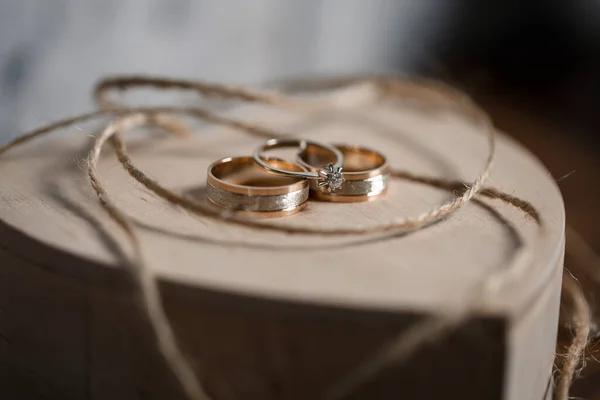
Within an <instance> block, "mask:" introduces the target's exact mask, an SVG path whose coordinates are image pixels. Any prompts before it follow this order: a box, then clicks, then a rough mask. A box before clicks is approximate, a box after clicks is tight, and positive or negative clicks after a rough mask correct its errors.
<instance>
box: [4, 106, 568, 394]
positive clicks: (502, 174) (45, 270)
mask: <svg viewBox="0 0 600 400" xmlns="http://www.w3.org/2000/svg"><path fill="white" fill-rule="evenodd" d="M235 113H236V114H237V115H239V116H243V117H244V118H246V119H249V120H252V121H255V122H257V123H261V124H268V125H270V126H273V127H276V128H282V129H285V130H286V131H288V132H290V133H292V134H296V135H302V136H303V137H308V138H312V139H320V140H327V141H331V142H345V143H356V144H362V145H366V146H368V147H371V148H374V149H378V150H380V151H382V152H384V153H385V154H386V155H387V156H388V158H389V160H390V164H391V165H392V166H393V167H395V168H401V169H409V170H411V171H413V172H418V173H423V174H429V175H434V176H439V177H446V178H450V179H464V180H471V179H473V178H474V177H475V176H476V173H477V172H478V171H479V170H481V168H482V167H483V161H484V159H485V155H486V154H485V152H486V141H485V137H484V136H483V135H482V132H481V131H480V130H479V128H478V127H476V126H474V125H472V124H470V123H468V122H466V121H464V120H462V119H461V118H459V117H457V116H453V115H449V114H443V115H435V114H427V113H424V112H423V110H420V109H419V108H418V107H415V106H414V105H410V104H405V105H404V106H398V105H394V106H393V107H392V106H390V105H381V104H380V105H372V104H367V103H365V104H363V105H362V106H361V107H360V108H359V109H354V110H352V112H351V113H346V112H341V113H335V114H331V113H329V114H327V115H313V116H311V117H309V118H307V117H306V116H301V115H298V114H292V113H286V112H281V111H275V110H269V109H265V108H263V107H259V106H248V107H243V108H241V109H239V110H236V111H235ZM78 128H79V129H81V130H83V131H84V132H78V131H77V130H76V129H74V130H73V131H74V132H77V133H78V135H73V137H72V138H70V139H66V140H52V141H46V142H44V143H42V144H40V145H33V144H32V145H27V146H26V147H24V148H23V149H21V150H15V151H11V152H10V153H7V154H6V155H4V156H3V157H2V158H0V170H1V171H2V179H0V198H1V199H2V202H1V203H0V218H1V219H2V224H0V244H1V245H2V246H3V248H4V249H5V253H3V257H5V258H4V259H3V262H2V263H1V264H0V266H1V268H0V271H2V274H6V276H7V279H3V283H4V282H6V283H5V285H7V291H8V293H11V292H12V293H15V294H14V296H12V295H11V296H9V297H7V298H6V299H5V300H4V301H3V303H4V304H3V305H2V307H3V308H4V309H11V310H13V311H11V313H9V314H8V316H7V315H6V313H4V314H1V315H0V318H1V321H2V325H0V331H2V332H3V333H6V332H4V328H3V327H4V326H5V325H4V324H8V326H9V327H10V329H9V330H13V331H14V333H12V334H11V332H8V333H7V336H8V337H9V338H10V336H14V335H16V336H17V337H20V336H21V334H20V333H19V332H20V331H19V326H21V325H22V326H27V327H28V329H30V330H31V332H30V334H31V335H32V336H35V340H38V341H40V343H43V342H44V340H45V339H44V338H45V337H46V336H45V335H44V333H43V328H42V327H40V324H42V323H43V321H44V320H45V319H47V318H49V316H48V315H49V314H50V315H52V314H54V313H56V314H57V319H58V320H59V321H60V320H61V319H62V318H63V317H62V316H63V315H64V319H65V322H64V323H62V324H61V323H59V322H57V326H58V325H59V326H61V327H62V328H61V330H64V329H66V330H68V331H69V333H68V334H69V335H72V336H73V339H71V340H68V342H69V344H68V345H67V344H66V343H64V342H62V341H58V339H56V340H57V341H58V342H57V344H56V346H57V349H59V348H60V350H57V352H55V353H52V354H51V356H52V357H50V356H49V357H45V355H44V354H46V353H41V354H37V353H34V354H29V353H27V351H29V350H27V346H24V347H23V348H21V347H15V346H11V345H8V346H7V347H5V350H4V351H6V352H8V353H7V354H10V357H8V358H6V359H8V360H10V361H9V362H8V365H3V370H2V371H3V372H2V374H3V376H2V377H1V379H2V381H6V382H9V381H10V382H11V383H10V384H8V385H7V386H6V387H7V388H8V389H6V390H5V393H17V392H18V391H19V390H25V391H27V390H31V392H28V393H32V396H31V398H35V396H34V395H33V393H34V392H33V390H34V389H33V388H34V387H39V384H41V383H39V382H44V379H47V380H49V382H52V384H53V385H54V386H53V388H54V389H53V390H57V391H58V392H63V391H64V392H65V393H73V395H72V398H85V396H87V397H88V398H90V397H91V398H123V399H125V398H131V397H133V396H135V394H134V393H138V394H139V393H142V392H143V393H144V395H145V396H147V398H164V397H165V396H170V397H171V398H175V396H176V393H179V392H178V389H177V385H176V384H175V383H174V381H173V379H172V377H170V375H169V374H168V373H165V368H164V365H163V363H162V361H161V359H160V357H159V355H158V354H156V351H155V349H154V348H153V343H152V342H153V341H152V336H151V334H150V332H149V329H148V326H147V325H146V322H145V320H144V318H143V317H142V316H140V312H139V310H138V309H137V307H136V303H135V295H134V292H133V290H132V287H131V283H130V282H129V279H128V275H127V273H126V271H124V270H123V269H122V268H120V267H119V265H120V264H121V263H120V256H119V252H118V251H115V249H116V248H118V246H117V244H116V242H115V240H117V241H123V240H124V238H123V236H122V235H121V234H120V233H119V232H118V231H117V230H116V229H115V227H114V226H113V224H112V223H110V222H107V218H106V216H105V214H104V213H103V211H102V210H101V209H100V208H99V206H98V204H97V200H96V199H95V198H94V195H93V193H92V191H91V190H90V188H89V185H88V183H87V181H86V179H85V173H84V171H83V170H82V161H81V160H82V158H83V157H85V154H86V152H87V150H88V148H89V138H87V137H86V134H85V131H86V130H87V129H88V127H87V126H85V127H78ZM196 128H197V130H198V132H199V133H200V132H201V134H199V135H198V136H197V137H190V138H185V139H169V138H164V137H159V136H152V137H151V138H148V137H146V138H140V137H139V135H134V136H135V138H133V139H132V140H131V141H130V142H129V143H130V144H129V148H130V150H131V153H132V158H133V160H134V162H136V163H138V164H139V165H140V166H142V168H143V169H145V170H146V171H147V172H148V173H150V174H151V175H152V176H153V177H154V178H156V179H158V180H159V181H161V182H163V183H164V184H165V185H167V186H168V187H171V188H174V189H177V190H180V191H181V192H183V193H188V194H190V195H195V194H197V193H199V192H201V190H202V186H203V185H204V182H205V170H206V167H207V165H208V164H209V163H210V162H212V161H214V160H215V159H217V158H219V157H223V156H233V155H244V154H249V153H251V151H252V150H253V148H254V147H255V146H256V145H257V144H259V141H257V140H256V139H252V138H249V137H246V136H244V135H242V134H240V133H238V132H234V131H231V130H229V129H224V128H221V127H214V126H197V127H196ZM89 129H92V128H89ZM109 152H110V151H107V153H109ZM101 175H102V176H103V177H104V178H105V180H106V182H107V188H108V190H109V193H110V194H111V195H112V196H113V197H114V198H115V200H116V201H117V203H118V205H119V206H120V207H122V208H123V209H125V210H127V213H128V214H129V215H130V216H131V217H133V218H134V219H135V220H136V221H137V222H138V225H139V227H140V229H139V232H140V235H141V240H142V244H143V246H144V249H145V251H146V256H147V259H148V261H149V264H150V267H151V268H154V269H155V270H156V271H157V272H158V274H159V275H160V276H161V278H162V279H163V281H164V283H163V284H162V285H161V288H162V291H163V295H164V299H165V305H166V307H167V311H168V313H169V316H170V318H171V319H172V322H173V324H174V326H175V329H176V331H177V333H178V336H179V338H180V340H181V342H182V344H183V346H184V348H185V349H186V351H188V352H189V354H190V356H191V358H192V359H193V360H194V361H195V363H196V364H197V366H198V369H199V370H201V371H202V375H203V376H204V377H205V380H206V381H207V382H208V384H209V387H210V389H211V391H212V392H213V393H214V394H215V395H216V396H217V398H218V399H239V398H244V399H248V398H261V399H262V398H264V399H306V398H315V396H316V395H317V394H318V393H320V392H321V391H322V390H324V389H325V388H326V387H327V386H328V385H329V384H331V383H332V382H333V381H335V379H336V378H339V377H340V376H342V375H343V374H344V372H346V371H348V370H349V369H351V368H352V367H353V366H354V365H356V364H357V363H358V362H359V361H360V360H361V359H363V358H364V357H366V356H367V354H369V352H371V351H373V350H374V349H376V348H377V347H378V346H380V345H381V344H382V343H384V341H385V340H386V339H387V338H390V337H391V336H392V335H393V334H394V333H395V332H397V331H399V330H402V329H403V328H404V327H406V326H408V324H410V323H411V322H412V321H414V320H415V318H417V317H418V316H420V315H425V314H430V313H439V312H444V311H447V310H451V309H452V308H453V307H456V306H457V305H458V304H459V303H460V302H462V301H464V299H465V298H466V296H468V295H469V292H470V290H472V289H473V288H475V287H477V285H478V284H479V283H480V282H481V280H482V279H484V278H485V277H486V276H489V275H490V274H491V273H492V272H494V271H499V270H502V269H503V268H506V267H507V265H509V264H510V263H511V262H512V261H514V260H513V259H514V257H515V254H516V253H517V251H519V249H523V247H525V248H527V249H528V251H529V259H528V260H529V262H528V265H527V268H526V269H525V271H524V272H523V273H522V275H520V276H519V279H517V280H516V281H514V282H513V283H512V284H511V285H509V286H508V287H507V288H505V289H504V290H502V291H501V292H500V293H498V295H497V296H494V297H492V298H488V299H486V301H485V302H484V303H483V304H482V309H483V313H482V315H481V316H479V317H478V318H476V319H474V320H473V321H472V322H470V323H468V324H466V325H465V326H463V327H461V328H460V329H459V330H458V331H457V332H455V333H454V334H452V335H450V336H449V337H447V338H444V339H443V340H441V341H440V342H439V343H437V344H436V345H434V346H431V347H428V348H426V349H424V350H422V351H421V352H419V355H418V357H417V358H414V359H412V360H411V362H410V363H409V364H408V365H399V366H397V367H394V368H391V369H390V370H389V371H386V372H385V373H384V374H383V375H382V377H381V378H379V379H377V380H376V381H375V382H373V383H370V384H368V385H365V386H364V387H361V388H360V390H359V391H358V392H356V395H355V397H353V398H357V399H359V398H373V399H378V398H396V397H397V396H398V395H400V394H402V395H405V396H406V398H420V399H429V398H431V399H433V398H439V397H440V395H442V394H448V393H453V394H456V395H460V397H461V398H464V399H470V398H472V399H481V398H486V399H488V398H489V399H494V398H495V399H506V400H520V399H532V400H537V399H541V398H542V397H543V396H544V394H545V393H546V389H547V383H548V380H549V376H550V371H551V367H552V357H553V345H554V340H555V336H556V322H557V315H558V295H559V293H560V289H559V288H560V278H561V275H560V268H561V266H562V248H563V230H564V215H563V207H562V201H561V197H560V194H559V192H558V190H557V188H556V186H555V184H554V182H553V181H552V180H551V178H550V177H549V175H548V173H547V172H546V171H545V170H544V169H543V167H541V165H540V164H539V163H538V162H537V161H536V160H535V159H534V158H533V157H532V156H531V155H530V154H528V153H527V152H526V151H525V150H523V149H522V148H520V147H519V146H517V145H516V144H515V143H513V142H512V141H510V140H509V139H507V138H505V137H501V138H500V140H499V145H498V157H497V161H496V168H495V169H494V172H493V174H492V182H491V183H492V184H493V186H496V187H499V188H501V189H503V190H505V191H507V192H510V193H512V194H515V195H517V196H519V197H522V198H524V199H526V200H528V201H530V202H532V203H533V204H534V205H535V206H536V207H537V208H538V210H540V212H541V214H542V216H543V219H544V225H543V227H542V228H539V227H538V226H537V225H536V223H535V222H534V221H533V220H531V219H530V218H527V217H525V216H524V214H523V213H522V212H521V211H519V210H515V209H513V208H511V207H509V206H506V205H504V204H501V203H500V202H499V201H495V200H485V201H484V203H483V204H469V205H468V206H466V207H465V208H464V209H463V210H460V211H459V212H457V213H456V214H455V215H453V216H452V217H451V218H448V219H447V220H445V221H442V222H441V223H438V224H436V225H435V226H432V227H429V228H427V229H425V230H423V231H420V232H417V233H414V234H410V235H404V236H398V237H385V238H381V237H377V238H371V239H372V240H365V238H362V237H357V236H354V237H336V238H330V237H327V238H325V237H314V236H303V235H283V234H278V233H267V232H255V231H252V230H249V229H242V228H238V227H232V226H226V225H223V224H222V223H220V222H216V221H205V220H202V219H201V218H198V217H194V216H191V215H189V214H187V213H184V212H182V211H180V210H178V209H174V208H173V207H171V206H169V205H167V204H165V203H164V202H162V201H161V200H159V199H157V198H156V197H155V196H153V195H152V194H150V193H148V191H146V190H144V189H143V188H141V187H140V186H139V185H138V184H136V183H134V182H133V181H132V180H131V179H130V178H129V177H128V176H127V175H126V174H125V173H124V172H123V171H122V169H121V167H120V166H118V164H117V162H116V160H115V159H114V157H113V156H112V155H110V156H109V155H106V156H105V157H103V161H102V163H101ZM449 195H450V194H448V193H445V192H442V191H439V190H437V189H433V188H429V187H424V186H420V185H417V184H413V183H407V182H402V181H393V182H392V186H391V188H390V193H389V194H388V196H387V197H386V198H384V199H382V200H380V201H376V202H372V203H362V204H329V203H311V204H310V205H309V207H308V208H307V210H306V211H305V212H302V213H300V214H299V215H297V216H292V217H288V218H284V219H280V220H277V221H272V222H275V223H278V224H296V225H311V226H321V225H329V226H339V227H342V226H363V225H364V226H371V225H374V224H377V223H381V222H387V221H389V220H390V219H391V218H393V217H394V216H403V215H415V214H417V213H419V212H421V211H424V210H426V209H428V208H431V207H434V206H436V205H438V204H440V203H441V202H442V201H444V200H446V199H447V198H448V196H449ZM105 230H106V231H110V232H111V233H112V235H111V237H108V236H107V235H106V234H105ZM11 254H14V255H18V256H19V257H22V258H25V259H27V260H28V261H27V262H26V263H24V265H25V266H24V267H22V268H19V266H20V263H22V262H21V261H19V259H18V258H16V256H13V255H11ZM15 271H17V272H15ZM25 271H30V272H25ZM17 273H22V274H24V275H23V277H20V276H19V275H16V274H17ZM40 274H43V276H41V275H40ZM29 281H31V282H32V283H31V284H26V283H25V282H29ZM70 282H74V283H70ZM35 285H39V288H38V287H36V286H35ZM54 285H56V286H54ZM36 293H37V294H36ZM32 296H33V298H37V296H40V299H41V301H42V302H43V303H44V304H40V306H39V308H37V307H35V304H31V305H29V306H28V304H29V302H30V301H31V298H32ZM45 296H48V297H49V298H50V299H51V300H48V301H44V300H43V298H44V297H45ZM22 297H24V298H27V300H26V301H25V300H24V301H20V300H14V299H20V298H22ZM54 302H58V303H54ZM62 302H64V303H65V304H66V306H65V307H59V304H62ZM71 308H72V310H71ZM17 310H18V311H17ZM42 314H43V315H42ZM4 321H7V322H4ZM70 326H72V328H69V327H70ZM36 327H37V328H36ZM36 329H37V330H36ZM56 329H59V328H58V327H56ZM541 336H543V337H544V339H543V340H541V341H540V340H538V339H539V338H540V337H541ZM53 337H54V336H48V339H47V340H48V345H51V344H52V343H53V342H52V338H53ZM67 338H68V336H65V337H64V340H65V341H67ZM32 340H33V339H32ZM61 340H63V339H61ZM535 343H537V345H535V346H534V345H532V344H535ZM63 349H68V351H62V350H63ZM70 355H72V357H71V358H69V357H70ZM28 362H29V363H31V364H32V365H35V368H40V369H41V370H43V371H46V370H47V369H49V368H51V367H50V365H53V364H54V363H59V364H61V365H62V364H64V365H65V366H64V368H65V369H66V370H65V371H62V372H61V371H60V370H59V369H55V370H52V375H51V376H50V377H45V376H46V373H45V372H44V373H40V374H38V375H37V376H36V377H32V376H28V375H27V374H26V373H25V372H23V371H26V369H25V367H26V363H28ZM0 364H1V363H0ZM14 365H23V366H24V367H23V369H22V370H18V369H15V368H14ZM10 371H21V372H14V373H15V374H18V376H19V377H20V378H19V379H21V380H22V381H23V382H29V383H30V385H29V386H27V387H26V388H23V387H19V386H15V385H17V383H14V382H17V381H18V380H15V379H9V378H10V373H11V372H10ZM84 371H85V372H84ZM42 376H44V378H41V377H42ZM5 378H6V379H5ZM38 379H39V382H38ZM31 383H36V384H35V385H33V384H31ZM63 383H64V385H65V386H61V385H62V384H63ZM3 386H4V385H1V386H0V391H2V390H3ZM63 387H64V389H63ZM67 388H68V389H67ZM10 390H12V392H11V391H10ZM39 390H44V389H43V387H42V388H41V389H39ZM69 391H70V392H69ZM136 391H137V392H136ZM86 393H87V394H86ZM167 393H168V395H167ZM2 394H3V393H2ZM140 396H141V394H140ZM65 397H68V396H65ZM142 397H143V396H142Z"/></svg>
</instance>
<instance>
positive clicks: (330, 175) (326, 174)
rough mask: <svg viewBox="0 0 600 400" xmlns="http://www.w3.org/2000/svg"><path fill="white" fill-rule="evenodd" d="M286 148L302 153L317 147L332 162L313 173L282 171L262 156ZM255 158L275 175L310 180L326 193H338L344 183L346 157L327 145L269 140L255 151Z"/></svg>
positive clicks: (303, 141)
mask: <svg viewBox="0 0 600 400" xmlns="http://www.w3.org/2000/svg"><path fill="white" fill-rule="evenodd" d="M284 147H299V148H300V151H301V152H302V151H304V150H305V149H306V148H307V147H315V148H318V149H320V150H321V151H323V152H326V153H328V154H329V157H330V162H329V163H328V164H326V165H324V166H322V167H321V168H318V169H313V170H311V171H292V170H287V169H282V168H280V167H278V166H273V165H269V163H268V162H267V160H268V159H265V158H263V156H261V153H262V152H263V151H267V150H271V149H278V148H284ZM253 157H254V161H256V162H257V163H258V164H259V165H260V166H261V167H263V168H264V169H266V170H267V171H269V172H271V173H273V174H277V175H283V176H291V177H301V178H307V179H310V180H311V182H313V183H314V184H315V185H317V186H318V187H320V188H322V189H323V190H324V191H326V192H334V191H337V190H338V189H339V188H340V187H341V185H342V183H343V182H344V177H343V175H342V165H343V163H344V155H343V154H342V152H341V151H340V150H338V149H337V148H336V147H334V146H331V145H328V144H325V143H317V142H313V141H310V140H304V139H289V138H275V139H269V140H267V141H266V142H264V143H263V144H262V145H260V146H259V147H258V148H257V149H256V150H255V151H254V155H253Z"/></svg>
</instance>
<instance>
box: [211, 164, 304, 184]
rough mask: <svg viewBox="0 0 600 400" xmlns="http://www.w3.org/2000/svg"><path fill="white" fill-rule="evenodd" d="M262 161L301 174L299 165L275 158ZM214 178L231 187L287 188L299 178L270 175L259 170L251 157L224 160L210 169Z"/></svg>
mask: <svg viewBox="0 0 600 400" xmlns="http://www.w3.org/2000/svg"><path fill="white" fill-rule="evenodd" d="M264 161H265V162H266V163H267V164H269V165H271V166H273V167H275V168H281V169H286V170H289V171H297V172H303V171H304V169H302V168H301V167H300V166H299V165H296V164H294V163H291V162H288V161H284V160H281V159H277V158H267V159H264ZM212 174H213V176H214V177H215V178H217V179H219V180H221V181H223V182H227V183H229V184H232V185H240V186H252V187H277V186H288V185H292V184H294V183H297V182H298V181H300V180H302V179H301V178H293V177H286V176H280V175H275V174H270V173H268V172H267V171H265V170H264V169H263V168H261V167H260V166H259V165H258V164H257V163H256V162H254V159H253V158H252V157H237V158H231V159H228V160H225V161H223V162H221V163H219V164H217V165H215V166H214V167H213V168H212Z"/></svg>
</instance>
